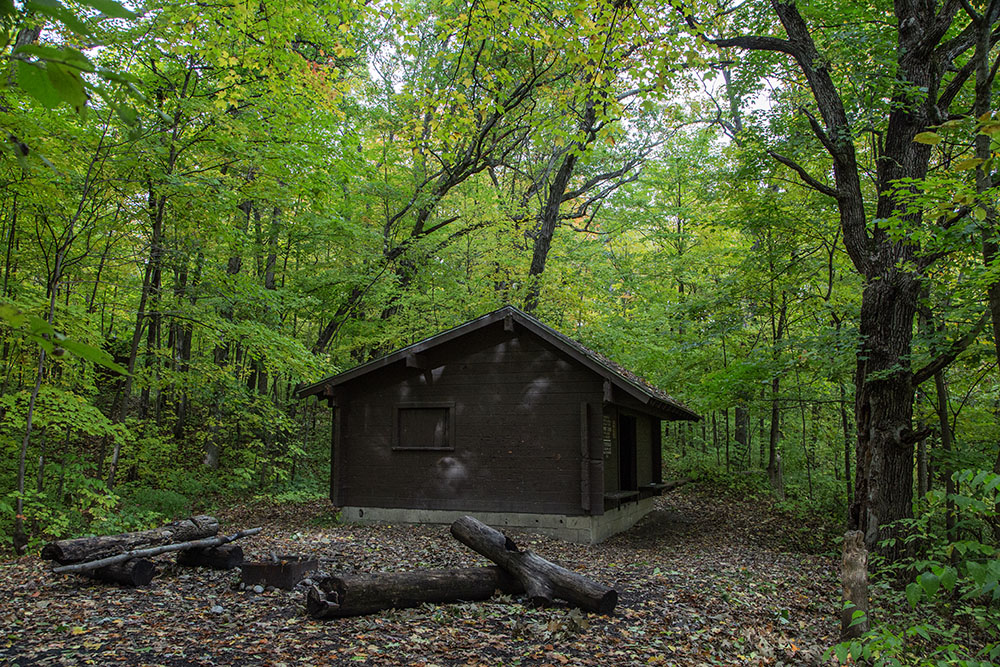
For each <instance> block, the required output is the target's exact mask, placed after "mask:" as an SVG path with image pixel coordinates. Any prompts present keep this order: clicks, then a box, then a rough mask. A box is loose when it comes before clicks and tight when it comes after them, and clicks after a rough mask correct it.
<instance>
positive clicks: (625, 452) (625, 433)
mask: <svg viewBox="0 0 1000 667" xmlns="http://www.w3.org/2000/svg"><path fill="white" fill-rule="evenodd" d="M637 453H638V452H637V448H636V421H635V417H633V416H631V415H619V416H618V488H619V489H620V490H622V491H635V490H637V489H638V488H639V476H638V474H637V470H636V456H637Z"/></svg>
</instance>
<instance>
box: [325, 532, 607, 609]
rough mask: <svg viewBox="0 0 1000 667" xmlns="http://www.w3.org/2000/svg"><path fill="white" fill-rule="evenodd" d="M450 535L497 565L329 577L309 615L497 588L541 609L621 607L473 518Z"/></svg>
mask: <svg viewBox="0 0 1000 667" xmlns="http://www.w3.org/2000/svg"><path fill="white" fill-rule="evenodd" d="M451 534H452V536H453V537H454V538H455V539H457V540H458V541H459V542H461V543H462V544H464V545H465V546H467V547H469V548H470V549H472V550H473V551H475V552H476V553H478V554H480V555H482V556H485V557H486V558H488V559H489V560H491V561H493V562H494V563H496V566H495V567H469V568H459V569H450V570H415V571H413V572H384V573H377V574H342V575H334V576H327V577H324V578H321V579H319V580H318V581H316V582H314V584H313V585H312V586H311V587H310V589H309V591H308V594H307V596H306V611H307V612H308V613H309V615H310V616H312V617H313V618H338V617H342V616H360V615H364V614H371V613H374V612H377V611H380V610H382V609H390V608H396V609H399V608H405V607H415V606H418V605H420V604H423V603H441V602H458V601H474V600H485V599H487V598H489V597H491V596H492V595H493V594H494V593H495V592H496V591H497V590H500V591H501V592H503V593H509V594H517V593H524V594H526V595H527V597H528V600H529V601H530V602H531V603H532V604H534V605H536V606H547V605H550V604H552V603H553V602H554V601H555V600H557V599H558V600H563V601H565V602H568V603H569V604H571V605H573V606H575V607H579V608H581V609H584V610H586V611H591V612H594V613H598V614H606V615H608V614H611V613H612V611H614V608H615V605H616V604H617V603H618V593H617V591H615V590H614V589H613V588H610V587H608V586H604V585H603V584H599V583H597V582H595V581H593V580H591V579H588V578H587V577H585V576H583V575H582V574H579V573H577V572H573V571H571V570H567V569H566V568H564V567H561V566H559V565H556V564H555V563H552V562H550V561H547V560H545V559H544V558H542V557H541V556H538V555H537V554H534V553H532V552H531V551H528V550H526V549H525V550H522V549H519V548H518V547H517V545H516V544H515V543H514V541H513V540H511V539H510V538H509V537H507V536H506V535H504V534H503V533H501V532H500V531H498V530H495V529H493V528H490V527H489V526H487V525H486V524H484V523H482V522H480V521H477V520H476V519H473V518H472V517H469V516H464V517H461V518H460V519H458V520H457V521H455V522H454V523H453V524H452V525H451Z"/></svg>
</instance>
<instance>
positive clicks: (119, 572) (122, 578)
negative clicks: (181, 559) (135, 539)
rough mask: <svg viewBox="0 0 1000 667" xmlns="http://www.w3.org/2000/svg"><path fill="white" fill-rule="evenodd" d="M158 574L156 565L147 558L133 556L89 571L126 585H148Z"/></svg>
mask: <svg viewBox="0 0 1000 667" xmlns="http://www.w3.org/2000/svg"><path fill="white" fill-rule="evenodd" d="M155 574H156V565H154V564H153V562H152V561H149V560H146V559H145V558H133V559H132V560H127V561H124V562H121V563H114V564H113V565H107V566H105V567H99V568H97V569H96V570H90V571H89V572H87V576H88V577H91V578H93V579H98V580H100V581H108V582H111V583H113V584H122V585H124V586H135V587H139V586H148V585H149V582H151V581H152V580H153V576H154V575H155Z"/></svg>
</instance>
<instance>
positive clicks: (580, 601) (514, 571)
mask: <svg viewBox="0 0 1000 667" xmlns="http://www.w3.org/2000/svg"><path fill="white" fill-rule="evenodd" d="M451 534H452V535H453V536H454V537H455V539H457V540H458V541H459V542H461V543H462V544H464V545H465V546H467V547H469V548H470V549H472V550H473V551H475V552H476V553H478V554H480V555H482V556H485V557H486V558H489V559H490V560H491V561H493V562H494V563H496V564H497V565H499V566H500V567H502V568H503V569H504V570H506V571H507V572H508V573H509V574H510V575H511V576H513V577H514V578H515V579H517V580H518V581H519V582H520V583H521V585H522V586H523V587H524V590H525V592H526V593H527V594H528V598H529V599H530V600H531V602H532V604H535V605H548V604H551V603H552V601H553V599H555V598H559V599H561V600H565V601H567V602H569V603H570V604H572V605H574V606H577V607H580V608H581V609H584V610H586V611H591V612H594V613H597V614H605V615H607V614H611V613H612V612H613V611H614V609H615V605H616V604H618V593H617V591H615V590H614V589H613V588H609V587H607V586H603V585H601V584H598V583H597V582H595V581H592V580H590V579H588V578H586V577H584V576H583V575H581V574H577V573H576V572H571V571H570V570H567V569H566V568H563V567H560V566H558V565H555V564H554V563H550V562H549V561H547V560H545V559H544V558H541V557H539V556H537V555H535V554H534V553H532V552H531V551H527V550H525V551H521V550H520V549H518V548H517V545H516V544H514V542H513V540H511V539H510V538H509V537H507V536H505V535H504V534H503V533H501V532H500V531H498V530H494V529H493V528H490V527H489V526H487V525H485V524H483V523H482V522H480V521H477V520H476V519H473V518H472V517H470V516H463V517H461V518H459V519H457V520H456V521H455V522H454V523H452V524H451Z"/></svg>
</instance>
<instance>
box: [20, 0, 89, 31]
mask: <svg viewBox="0 0 1000 667" xmlns="http://www.w3.org/2000/svg"><path fill="white" fill-rule="evenodd" d="M25 9H27V10H28V11H32V10H33V11H36V12H38V13H39V14H43V15H45V16H49V17H51V18H54V19H56V20H57V21H61V22H62V23H63V25H65V26H66V27H67V28H69V29H70V30H72V31H73V32H75V33H76V34H78V35H89V34H90V33H91V30H90V28H89V27H88V26H87V24H86V23H84V22H83V21H81V20H80V18H79V17H77V15H76V14H74V13H73V12H71V11H70V10H68V9H66V8H65V7H63V6H62V5H61V4H60V3H59V2H57V0H29V2H26V3H25Z"/></svg>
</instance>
